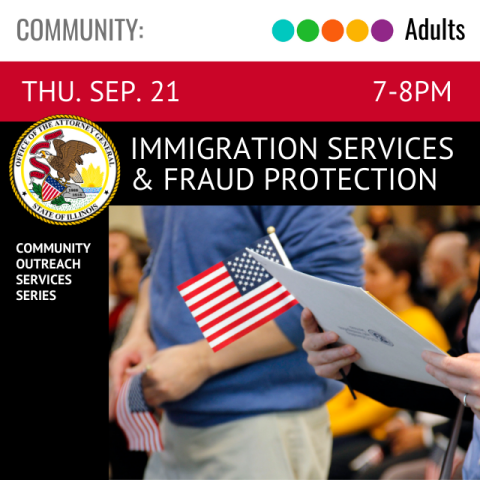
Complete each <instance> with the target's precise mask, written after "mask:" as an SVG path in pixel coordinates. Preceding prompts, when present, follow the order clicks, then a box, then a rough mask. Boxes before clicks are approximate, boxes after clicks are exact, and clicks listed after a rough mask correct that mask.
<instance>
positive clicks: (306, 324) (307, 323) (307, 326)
mask: <svg viewBox="0 0 480 480" xmlns="http://www.w3.org/2000/svg"><path fill="white" fill-rule="evenodd" d="M300 321H301V323H302V327H303V329H304V330H305V334H307V333H318V323H317V321H316V320H315V317H314V316H313V313H312V312H311V311H310V310H309V309H308V308H304V309H303V312H302V315H301V317H300Z"/></svg>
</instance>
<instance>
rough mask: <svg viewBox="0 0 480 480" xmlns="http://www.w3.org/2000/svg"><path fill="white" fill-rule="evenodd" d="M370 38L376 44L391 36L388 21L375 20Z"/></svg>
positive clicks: (391, 28)
mask: <svg viewBox="0 0 480 480" xmlns="http://www.w3.org/2000/svg"><path fill="white" fill-rule="evenodd" d="M371 32H372V37H373V38H374V39H375V40H376V41H377V42H386V41H387V40H390V39H391V38H392V35H393V25H392V24H391V23H390V22H389V21H388V20H377V21H376V22H375V23H374V24H373V25H372V30H371Z"/></svg>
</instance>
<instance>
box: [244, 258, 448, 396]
mask: <svg viewBox="0 0 480 480" xmlns="http://www.w3.org/2000/svg"><path fill="white" fill-rule="evenodd" d="M249 252H250V254H251V255H252V257H254V258H255V260H257V262H259V263H260V264H261V265H263V266H264V267H265V269H266V270H267V271H268V272H269V273H270V274H271V275H272V276H273V277H275V278H276V279H277V280H278V281H279V282H280V283H281V284H282V285H283V286H284V287H285V288H286V289H287V290H288V291H289V292H290V293H291V294H292V295H293V296H294V297H295V298H296V299H297V300H298V301H299V302H300V304H301V305H302V306H303V307H308V308H309V309H310V310H311V311H312V313H313V314H314V316H315V318H316V319H317V322H318V324H319V325H320V326H321V328H322V329H323V330H325V331H334V332H335V333H337V334H338V335H339V336H340V338H339V343H342V344H345V343H348V344H350V345H353V346H354V347H355V348H356V349H357V351H358V352H359V353H360V355H361V359H360V360H359V361H358V362H356V363H357V365H358V366H359V367H360V368H363V369H364V370H367V371H370V372H377V373H383V374H384V375H390V376H393V377H399V378H404V379H407V380H414V381H416V382H421V383H427V384H430V385H437V386H439V387H445V385H444V384H443V383H441V382H439V381H438V380H436V379H435V378H434V377H432V376H431V375H429V374H428V373H427V372H426V371H425V365H426V364H425V362H424V361H423V359H422V357H421V354H422V352H423V350H430V351H432V352H436V353H440V354H442V355H446V354H445V352H443V351H442V350H440V349H439V348H438V347H436V346H435V345H434V344H433V343H431V342H430V341H428V340H427V339H426V338H425V337H423V336H422V335H420V334H419V333H418V332H416V331H415V330H414V329H413V328H411V327H410V326H409V325H407V324H406V323H405V322H404V321H403V320H401V319H400V318H398V317H397V316H396V315H395V314H394V313H392V312H391V311H390V310H389V309H388V308H386V307H385V306H384V305H382V304H381V303H380V302H378V301H377V300H376V299H375V298H374V297H372V296H371V295H369V294H368V293H367V292H366V291H365V290H363V289H362V288H359V287H352V286H348V285H342V284H340V283H335V282H330V281H328V280H322V279H320V278H316V277H312V276H311V275H307V274H305V273H301V272H298V271H296V270H290V269H289V268H285V267H284V266H283V265H280V264H278V263H274V262H272V261H270V260H267V259H266V258H265V257H263V256H261V255H258V254H257V253H255V252H253V251H252V250H249ZM445 388H446V387H445Z"/></svg>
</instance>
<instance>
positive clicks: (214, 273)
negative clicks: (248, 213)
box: [177, 234, 298, 351]
mask: <svg viewBox="0 0 480 480" xmlns="http://www.w3.org/2000/svg"><path fill="white" fill-rule="evenodd" d="M251 248H252V249H253V250H255V249H256V251H257V252H261V253H262V254H263V255H265V256H266V257H267V258H270V260H272V261H276V262H277V263H280V262H282V264H287V265H288V266H290V262H289V260H288V258H287V256H286V254H285V252H284V251H283V249H282V247H281V245H280V242H279V241H278V239H277V237H276V236H275V234H271V235H269V236H268V237H264V238H262V239H260V240H258V241H257V242H255V244H252V246H251ZM177 288H178V290H179V292H180V295H181V296H182V297H183V299H184V301H185V303H186V305H187V307H188V308H189V310H190V312H191V313H192V315H193V317H194V318H195V320H196V322H197V324H198V326H199V328H200V330H201V331H202V333H203V335H204V337H205V338H206V339H207V341H208V342H209V344H210V346H211V347H212V349H213V350H214V351H218V350H220V349H222V348H224V347H225V346H227V345H229V344H230V343H232V342H233V341H235V340H237V339H238V338H241V337H243V336H244V335H246V334H247V333H249V332H251V331H252V330H254V329H255V328H258V327H260V326H261V325H263V324H264V323H266V322H267V321H269V320H272V319H274V318H276V317H277V316H278V315H281V314H282V313H284V312H286V311H287V310H288V309H289V308H291V307H293V306H294V305H296V304H297V303H298V302H297V300H296V299H295V298H294V297H293V295H291V294H290V293H289V292H288V291H287V290H286V289H285V288H284V287H283V286H282V285H281V284H280V283H279V282H278V281H277V280H275V279H274V278H271V277H270V276H269V274H268V272H266V270H265V269H264V268H263V267H262V266H261V265H260V264H258V263H257V262H256V261H255V260H254V259H253V257H252V256H251V255H250V254H249V253H248V251H247V250H246V249H243V250H241V251H239V252H237V253H235V254H233V255H232V256H230V257H229V258H228V259H226V260H224V261H223V262H219V263H217V264H216V265H214V266H213V267H211V268H209V269H207V270H205V271H204V272H202V273H200V274H199V275H196V276H195V277H193V278H192V279H190V280H188V281H187V282H184V283H182V284H181V285H179V286H178V287H177Z"/></svg>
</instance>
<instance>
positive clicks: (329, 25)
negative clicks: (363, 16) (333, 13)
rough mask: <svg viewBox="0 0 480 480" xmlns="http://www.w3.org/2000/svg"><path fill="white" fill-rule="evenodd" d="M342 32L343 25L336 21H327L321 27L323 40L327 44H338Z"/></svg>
mask: <svg viewBox="0 0 480 480" xmlns="http://www.w3.org/2000/svg"><path fill="white" fill-rule="evenodd" d="M343 32H344V29H343V25H342V24H341V23H340V22H339V21H338V20H327V21H326V22H325V23H324V24H323V27H322V35H323V38H324V39H325V40H328V41H329V42H338V41H339V40H340V39H341V38H342V37H343Z"/></svg>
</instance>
